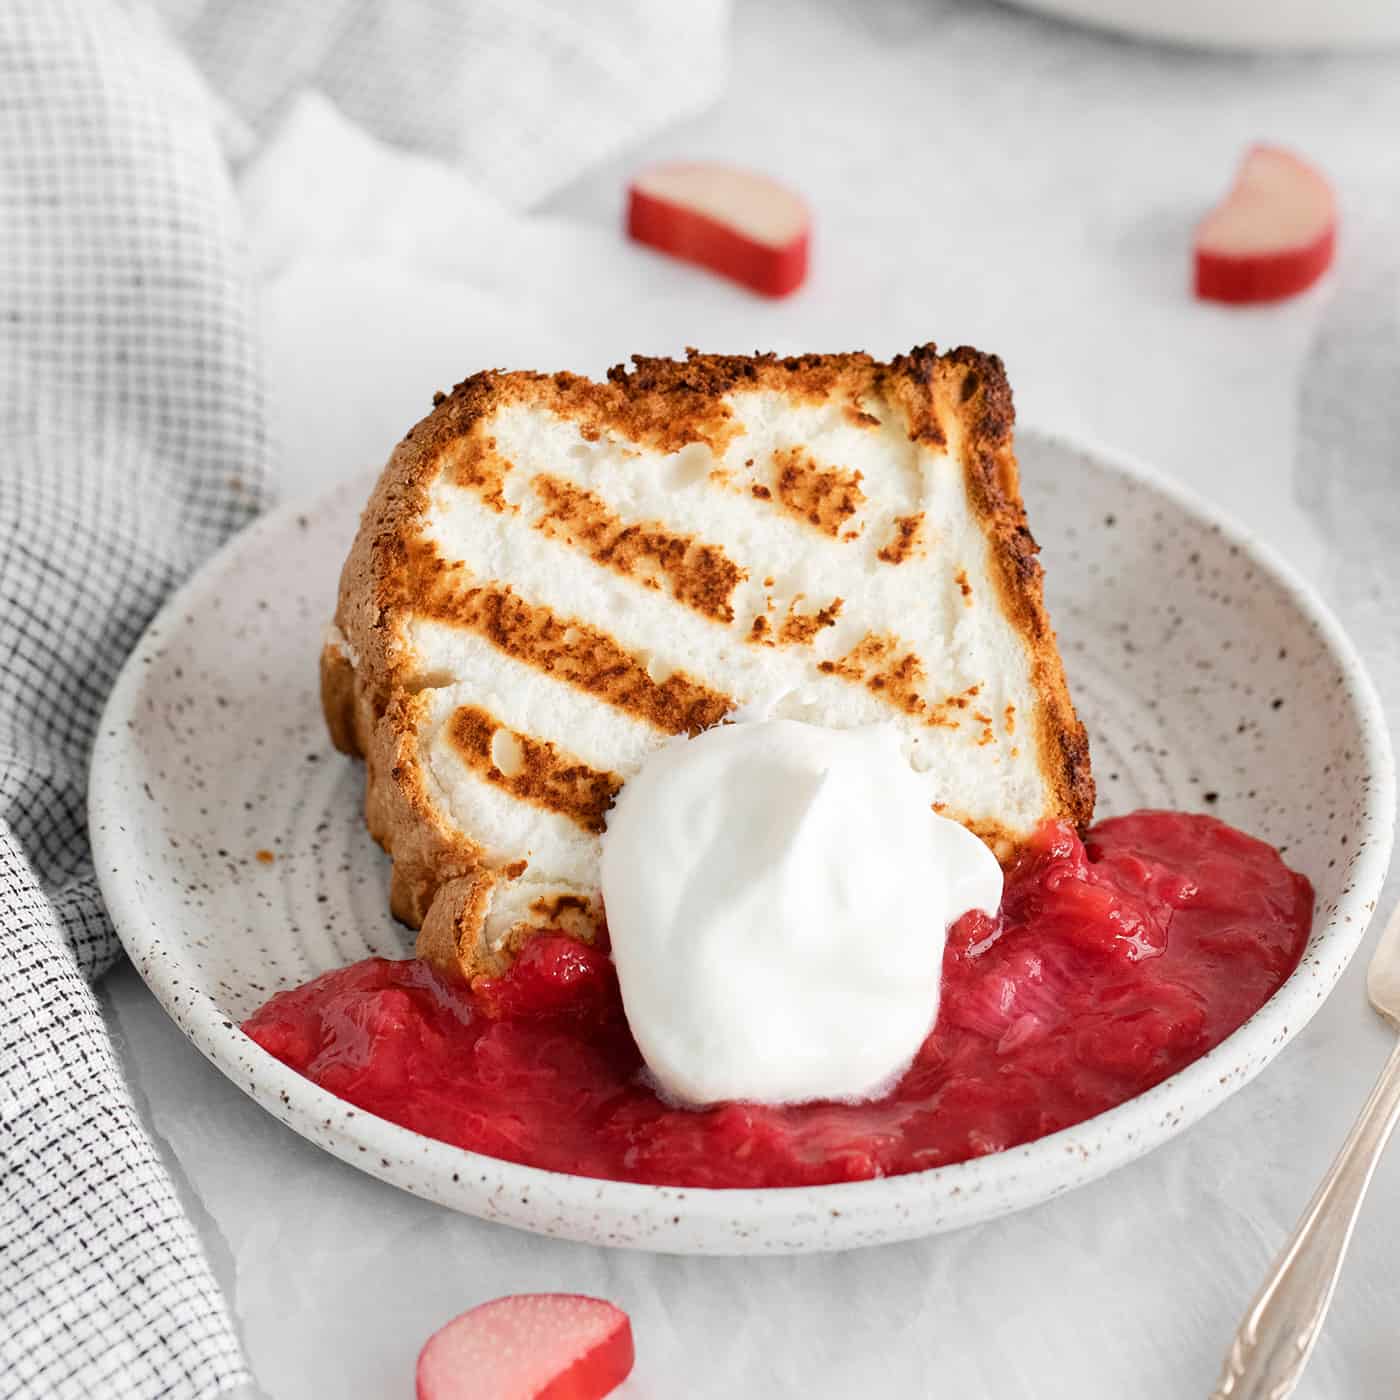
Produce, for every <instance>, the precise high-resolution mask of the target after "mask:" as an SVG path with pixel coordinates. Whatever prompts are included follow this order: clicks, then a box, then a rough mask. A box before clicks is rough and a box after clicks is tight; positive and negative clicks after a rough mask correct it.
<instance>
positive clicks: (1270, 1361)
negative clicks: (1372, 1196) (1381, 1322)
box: [1211, 909, 1400, 1400]
mask: <svg viewBox="0 0 1400 1400" xmlns="http://www.w3.org/2000/svg"><path fill="white" fill-rule="evenodd" d="M1366 991H1367V994H1368V995H1369V996H1370V998H1371V1005H1372V1006H1373V1007H1375V1009H1376V1010H1377V1011H1378V1012H1380V1014H1381V1015H1382V1016H1383V1017H1385V1019H1386V1020H1387V1021H1388V1022H1389V1023H1390V1025H1391V1027H1392V1028H1393V1029H1394V1030H1396V1031H1397V1032H1400V909H1396V911H1395V912H1394V913H1393V914H1391V916H1390V922H1389V923H1388V924H1387V925H1386V927H1385V932H1384V933H1382V934H1381V941H1380V944H1379V946H1378V947H1377V948H1376V952H1375V956H1374V957H1373V958H1372V959H1371V967H1370V970H1369V971H1368V972H1367V974H1366ZM1397 1120H1400V1040H1397V1042H1396V1045H1395V1049H1394V1050H1393V1051H1392V1052H1391V1055H1390V1059H1389V1060H1387V1061H1386V1066H1385V1068H1384V1069H1383V1070H1382V1071H1381V1077H1380V1078H1379V1079H1378V1080H1377V1081H1376V1087H1375V1088H1374V1089H1372V1091H1371V1097H1370V1098H1369V1099H1367V1100H1366V1107H1365V1108H1363V1109H1362V1110H1361V1116H1360V1117H1359V1118H1358V1119H1357V1120H1356V1122H1355V1123H1354V1124H1353V1125H1352V1129H1351V1132H1350V1133H1349V1134H1348V1135H1347V1140H1346V1142H1345V1143H1343V1144H1342V1150H1341V1151H1340V1152H1339V1153H1338V1154H1337V1159H1336V1161H1334V1162H1333V1163H1332V1166H1331V1168H1330V1169H1329V1171H1328V1173H1327V1175H1326V1176H1325V1177H1323V1179H1322V1185H1320V1186H1319V1187H1318V1188H1317V1194H1316V1195H1314V1196H1313V1198H1312V1200H1311V1201H1310V1202H1309V1203H1308V1208H1307V1210H1306V1211H1305V1212H1304V1213H1303V1218H1302V1219H1301V1220H1300V1221H1299V1222H1298V1225H1297V1228H1296V1229H1295V1230H1294V1231H1293V1234H1292V1236H1291V1237H1290V1239H1289V1241H1288V1243H1287V1244H1286V1245H1285V1246H1284V1248H1283V1251H1282V1253H1281V1254H1280V1255H1279V1256H1278V1258H1277V1259H1276V1260H1275V1261H1274V1266H1273V1268H1272V1269H1271V1270H1270V1272H1269V1277H1268V1278H1267V1279H1266V1280H1265V1281H1264V1286H1263V1287H1262V1288H1261V1289H1260V1290H1259V1292H1258V1293H1257V1294H1256V1295H1255V1298H1254V1301H1253V1302H1252V1303H1251V1304H1250V1306H1249V1311H1248V1312H1247V1313H1246V1314H1245V1317H1244V1321H1243V1322H1242V1323H1240V1327H1239V1331H1237V1332H1236V1333H1235V1339H1234V1341H1233V1342H1232V1343H1231V1346H1230V1352H1229V1355H1228V1356H1227V1357H1226V1358H1225V1369H1224V1371H1223V1372H1222V1373H1221V1377H1220V1381H1219V1383H1218V1384H1217V1385H1216V1387H1215V1389H1214V1390H1213V1391H1212V1392H1211V1400H1284V1397H1285V1396H1288V1395H1291V1394H1292V1393H1293V1388H1294V1387H1295V1386H1296V1385H1297V1384H1298V1379H1299V1377H1300V1376H1301V1375H1302V1374H1303V1367H1304V1366H1306V1365H1307V1364H1308V1357H1310V1356H1311V1355H1312V1349H1313V1347H1314V1346H1316V1345H1317V1338H1318V1334H1319V1333H1320V1332H1321V1331H1322V1321H1323V1319H1324V1318H1325V1317H1326V1316H1327V1308H1328V1305H1329V1304H1330V1303H1331V1301H1332V1294H1333V1293H1334V1292H1335V1291H1336V1287H1337V1278H1338V1275H1339V1274H1340V1273H1341V1271H1342V1261H1343V1260H1344V1259H1345V1258H1346V1252H1347V1246H1348V1245H1349V1244H1350V1243H1351V1233H1352V1230H1353V1229H1354V1228H1355V1226H1356V1216H1357V1212H1358V1211H1360V1209H1361V1202H1362V1201H1363V1200H1364V1199H1365V1196H1366V1188H1367V1187H1368V1186H1369V1185H1370V1184H1371V1177H1372V1174H1373V1173H1374V1172H1375V1170H1376V1163H1377V1162H1378V1161H1379V1160H1380V1156H1381V1153H1382V1151H1384V1149H1385V1145H1386V1143H1387V1142H1388V1141H1389V1140H1390V1134H1391V1133H1392V1131H1393V1130H1394V1128H1395V1124H1396V1122H1397Z"/></svg>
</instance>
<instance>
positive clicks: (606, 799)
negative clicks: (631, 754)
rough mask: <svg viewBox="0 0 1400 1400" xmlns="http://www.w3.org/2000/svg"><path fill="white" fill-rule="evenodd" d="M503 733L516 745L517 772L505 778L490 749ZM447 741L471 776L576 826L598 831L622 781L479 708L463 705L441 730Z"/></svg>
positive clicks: (601, 828)
mask: <svg viewBox="0 0 1400 1400" xmlns="http://www.w3.org/2000/svg"><path fill="white" fill-rule="evenodd" d="M501 733H505V734H508V735H510V737H511V738H512V739H513V740H514V741H515V743H516V744H517V745H518V746H519V755H520V758H519V764H518V766H517V771H516V772H514V773H512V774H509V775H507V774H505V773H503V772H502V771H501V769H500V768H499V767H497V765H496V760H495V757H494V754H493V748H494V744H495V741H496V738H497V736H498V735H499V734H501ZM447 737H448V742H449V743H450V744H451V745H452V747H453V749H454V750H455V751H456V753H457V755H458V757H460V758H461V759H462V761H463V762H464V763H465V764H466V765H467V767H468V768H470V769H471V770H472V772H474V773H476V774H477V775H478V776H480V777H482V778H485V780H486V781H487V782H488V783H490V784H491V785H492V786H493V787H498V788H500V789H501V790H502V791H503V792H507V793H509V794H510V795H511V796H512V797H514V798H515V799H516V800H517V801H520V802H528V803H529V804H530V805H531V806H533V807H542V808H544V809H545V811H547V812H554V813H556V814H557V815H559V816H561V817H567V818H568V819H569V820H570V821H571V822H573V824H574V825H575V826H577V827H580V828H582V829H583V830H584V831H588V832H599V831H602V830H603V827H604V825H605V820H604V818H605V814H606V813H607V810H608V808H609V807H611V806H612V805H613V800H614V799H615V798H616V797H617V794H618V793H619V792H621V791H622V779H621V778H619V777H618V776H617V774H616V773H609V772H606V771H603V770H600V769H597V768H590V767H589V766H588V764H586V763H583V762H581V761H580V760H579V759H576V758H574V757H572V756H571V755H569V754H566V753H564V752H562V751H561V750H560V749H559V748H557V747H556V746H555V745H554V744H552V743H550V742H549V741H548V740H547V739H536V738H533V737H532V736H531V735H529V734H522V733H520V732H519V731H518V730H515V729H511V728H509V727H508V726H507V725H504V724H502V723H501V721H500V720H498V719H497V718H496V717H495V715H493V714H491V713H490V712H489V711H488V710H484V709H482V708H481V707H480V706H479V705H463V706H462V707H461V708H460V709H459V710H457V711H456V712H455V713H454V714H453V716H452V718H451V720H449V721H448V728H447Z"/></svg>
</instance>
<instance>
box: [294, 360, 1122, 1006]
mask: <svg viewBox="0 0 1400 1400" xmlns="http://www.w3.org/2000/svg"><path fill="white" fill-rule="evenodd" d="M1012 423H1013V411H1012V404H1011V392H1010V388H1009V386H1008V384H1007V380H1006V376H1005V373H1004V372H1003V369H1002V365H1001V362H1000V361H999V360H998V359H996V358H995V357H993V356H988V355H983V354H980V353H978V352H977V351H974V350H970V349H966V348H964V349H958V350H954V351H952V352H950V353H948V354H944V355H939V354H938V353H937V352H936V351H935V349H934V347H933V346H931V345H928V346H922V347H919V348H916V349H915V350H913V351H911V352H910V353H909V354H908V355H902V356H898V357H896V358H895V359H894V360H893V361H891V362H890V363H888V364H885V363H880V362H877V361H875V360H873V359H871V358H870V357H869V356H866V355H859V354H853V355H804V356H798V357H793V358H786V359H780V358H776V357H774V356H772V355H757V356H753V357H737V356H711V355H699V354H696V353H694V352H691V354H690V356H689V358H688V359H687V360H685V361H674V360H658V359H642V358H638V359H636V360H635V361H634V364H633V367H632V368H631V369H624V368H622V367H619V368H617V369H614V370H613V371H612V372H611V373H610V374H609V376H608V379H607V381H606V382H604V383H595V382H592V381H590V380H587V379H584V378H580V377H578V376H575V375H571V374H555V375H545V374H534V373H500V372H488V373H483V374H478V375H475V376H473V377H472V378H470V379H468V380H466V381H465V382H464V383H462V384H460V385H458V386H457V388H456V389H454V390H453V392H452V393H451V394H450V395H447V396H439V398H438V401H437V403H436V407H435V408H434V410H433V412H432V413H431V414H430V415H429V416H428V417H427V418H426V419H424V420H423V421H422V422H421V423H419V424H418V425H417V426H416V427H415V428H413V429H412V430H411V431H410V432H409V434H408V435H407V437H405V438H404V440H403V441H402V442H401V443H400V444H399V446H398V448H397V449H396V450H395V452H394V454H393V456H392V457H391V459H390V461H389V463H388V466H387V467H386V468H385V470H384V473H383V475H382V476H381V478H380V481H379V485H378V487H377V489H376V490H375V493H374V495H373V498H372V499H371V501H370V503H369V506H368V508H367V509H366V511H365V513H364V516H363V519H362V521H361V526H360V531H359V534H358V536H357V538H356V541H355V544H354V546H353V548H352V550H351V553H350V556H349V558H348V560H347V562H346V565H345V569H344V573H343V575H342V578H341V586H340V597H339V604H338V607H337V610H336V615H335V624H334V626H333V627H332V629H331V632H330V635H329V638H328V641H327V644H326V647H325V650H324V653H323V656H322V662H321V680H322V695H323V701H324V706H325V713H326V719H327V723H328V725H329V727H330V732H331V736H332V738H333V740H334V742H335V743H336V745H337V747H339V748H340V749H342V750H343V751H345V752H347V753H350V754H358V755H362V756H363V757H364V758H365V760H366V771H367V796H366V816H367V820H368V824H369V828H370V831H371V833H372V834H373V835H374V837H375V838H376V839H377V840H378V841H379V842H380V844H381V845H382V846H383V847H384V848H385V850H386V851H388V853H389V855H390V856H391V857H392V859H393V878H392V885H391V904H392V908H393V912H394V913H395V915H397V916H398V917H399V918H400V919H402V920H404V921H405V922H406V923H408V924H410V925H412V926H414V927H417V928H419V929H420V933H419V941H418V952H419V956H420V957H423V958H425V959H426V960H427V961H429V962H431V963H432V964H433V965H434V966H436V967H438V968H439V969H441V970H445V971H448V972H451V973H454V974H457V975H463V976H466V977H469V978H470V977H472V976H475V975H476V974H478V973H483V972H500V971H501V970H502V969H503V968H504V967H505V966H507V965H508V964H509V962H510V961H511V960H512V958H513V956H514V954H515V952H516V951H517V950H518V949H519V947H520V946H521V945H522V943H523V942H524V940H526V939H527V938H528V937H530V936H531V934H532V933H533V932H535V931H536V930H539V929H542V928H553V929H563V930H564V931H566V932H568V933H570V934H572V935H574V936H575V937H577V938H580V939H582V940H584V941H592V939H593V938H594V937H595V936H596V935H597V933H598V932H599V930H600V929H601V928H602V926H603V917H604V915H603V909H602V905H601V900H600V898H599V894H598V864H599V846H600V835H601V833H602V831H603V830H604V826H605V822H606V818H607V813H608V810H609V808H610V807H611V805H612V803H613V801H614V799H615V798H616V796H617V794H618V792H619V791H620V790H621V788H622V785H623V784H624V783H626V782H627V780H628V778H629V776H631V775H632V774H633V773H635V772H636V771H637V770H638V768H639V767H640V765H641V764H642V762H643V761H644V759H645V758H646V757H647V756H648V755H649V754H650V753H651V752H653V751H654V750H655V749H656V748H657V747H658V746H659V745H661V744H664V743H666V742H667V741H668V740H669V739H671V738H672V737H673V736H676V735H694V734H696V733H698V732H700V731H701V730H703V729H706V728H708V727H710V726H712V725H716V724H719V723H721V722H723V721H725V720H726V718H729V717H732V716H734V715H735V714H736V713H737V712H740V711H742V710H745V709H748V710H753V709H760V710H762V711H763V712H764V713H767V714H770V715H773V716H779V717H791V718H798V719H803V720H808V721H812V722H816V723H819V724H823V725H829V726H834V727H838V728H847V727H852V726H858V725H868V724H874V723H888V724H891V725H894V726H895V727H896V728H897V730H898V732H899V735H900V742H901V746H902V750H903V752H904V754H905V756H906V757H907V758H908V761H909V763H910V765H911V766H912V768H913V769H914V771H915V772H916V773H917V774H918V775H919V778H920V781H921V782H922V783H923V784H924V786H925V787H926V790H927V794H928V801H929V803H930V805H931V806H932V807H933V808H934V809H935V810H937V811H938V812H940V813H942V814H944V815H945V816H948V817H951V818H954V819H955V820H957V821H959V822H961V823H962V824H963V825H965V826H966V827H968V828H969V829H970V830H972V831H973V832H975V833H976V834H977V835H978V836H980V837H981V838H982V839H983V840H984V841H985V842H986V843H987V844H988V845H989V846H990V847H991V848H992V849H993V851H994V852H995V853H996V854H997V855H998V856H999V857H1000V858H1001V859H1002V860H1003V861H1005V860H1008V859H1009V858H1010V857H1011V856H1013V855H1014V854H1015V853H1016V852H1017V850H1018V849H1019V848H1020V847H1021V846H1022V845H1023V844H1024V843H1025V842H1026V841H1028V840H1029V838H1030V837H1031V835H1032V833H1033V832H1034V831H1035V830H1036V829H1037V827H1039V826H1040V825H1041V823H1043V822H1045V821H1047V820H1051V819H1065V820H1068V821H1070V822H1072V823H1073V824H1074V825H1076V826H1083V825H1084V824H1086V823H1087V822H1088V820H1089V818H1090V816H1091V814H1092V810H1093V800H1094V789H1093V781H1092V778H1091V775H1090V767H1089V752H1088V745H1087V742H1086V740H1085V735H1084V730H1083V727H1082V726H1081V725H1080V723H1079V721H1078V719H1077V718H1076V716H1075V713H1074V709H1073V706H1072V704H1071V702H1070V698H1069V694H1068V691H1067V690H1066V687H1065V680H1064V674H1063V671H1062V668H1061V665H1060V659H1059V655H1058V653H1057V651H1056V647H1055V636H1054V633H1053V631H1052V630H1051V627H1050V623H1049V619H1048V618H1047V616H1046V612H1045V607H1044V603H1043V600H1042V591H1041V570H1040V567H1039V564H1038V563H1037V561H1036V558H1035V555H1036V545H1035V542H1034V540H1033V539H1032V537H1031V535H1030V532H1029V530H1028V529H1027V526H1026V521H1025V512H1024V509H1023V506H1022V502H1021V496H1020V489H1019V484H1018V477H1017V467H1016V459H1015V455H1014V451H1013V445H1012ZM909 896H910V898H911V899H917V898H918V896H919V892H918V890H917V889H911V890H910V892H909Z"/></svg>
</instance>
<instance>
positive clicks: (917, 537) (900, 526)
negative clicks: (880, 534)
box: [875, 511, 924, 564]
mask: <svg viewBox="0 0 1400 1400" xmlns="http://www.w3.org/2000/svg"><path fill="white" fill-rule="evenodd" d="M923 543H924V513H923V511H919V512H918V513H917V514H916V515H897V516H896V517H895V521H894V534H893V536H891V538H890V540H889V542H888V543H887V544H886V545H884V547H883V548H882V549H881V550H880V551H879V553H878V554H877V555H876V556H875V557H876V558H877V559H879V560H881V561H882V562H883V563H886V564H902V563H904V561H905V560H906V559H908V558H909V557H910V556H911V555H912V554H914V553H915V552H916V551H917V552H919V553H922V552H923Z"/></svg>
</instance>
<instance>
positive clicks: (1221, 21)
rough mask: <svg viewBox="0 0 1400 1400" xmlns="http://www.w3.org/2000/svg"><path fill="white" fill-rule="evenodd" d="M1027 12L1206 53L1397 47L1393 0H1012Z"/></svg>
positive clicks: (1399, 35)
mask: <svg viewBox="0 0 1400 1400" xmlns="http://www.w3.org/2000/svg"><path fill="white" fill-rule="evenodd" d="M1012 3H1013V4H1017V5H1020V6H1021V7H1022V8H1024V9H1027V10H1040V11H1042V12H1043V13H1045V14H1050V15H1058V16H1059V17H1060V18H1062V19H1071V20H1078V21H1080V22H1081V23H1084V24H1094V25H1099V26H1101V27H1103V28H1105V29H1116V30H1119V31H1120V32H1121V33H1124V34H1132V35H1135V36H1136V37H1138V38H1142V39H1165V40H1167V41H1169V42H1171V43H1177V44H1190V45H1196V46H1200V47H1202V48H1211V49H1255V50H1259V51H1262V52H1272V53H1291V52H1298V51H1300V50H1302V51H1306V50H1309V49H1314V50H1317V49H1369V48H1378V47H1384V46H1385V45H1388V44H1400V4H1396V3H1395V0H1171V3H1170V4H1161V3H1158V0H1012Z"/></svg>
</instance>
